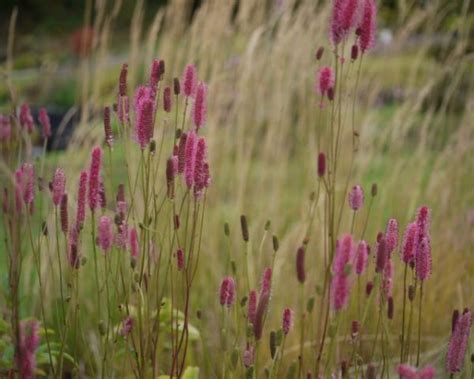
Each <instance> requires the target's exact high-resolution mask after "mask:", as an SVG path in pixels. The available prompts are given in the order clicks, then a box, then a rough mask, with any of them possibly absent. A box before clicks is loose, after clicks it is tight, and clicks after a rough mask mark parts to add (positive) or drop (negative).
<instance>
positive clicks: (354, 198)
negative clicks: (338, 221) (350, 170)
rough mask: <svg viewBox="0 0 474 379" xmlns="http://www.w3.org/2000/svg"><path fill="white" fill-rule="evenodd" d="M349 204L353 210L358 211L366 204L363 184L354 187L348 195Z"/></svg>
mask: <svg viewBox="0 0 474 379" xmlns="http://www.w3.org/2000/svg"><path fill="white" fill-rule="evenodd" d="M348 200H349V206H350V207H351V209H352V210H353V211H357V210H358V209H360V208H361V207H362V206H363V205H364V190H363V189H362V187H361V186H359V185H356V186H354V187H352V189H351V191H350V192H349V196H348Z"/></svg>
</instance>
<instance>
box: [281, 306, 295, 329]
mask: <svg viewBox="0 0 474 379" xmlns="http://www.w3.org/2000/svg"><path fill="white" fill-rule="evenodd" d="M292 326H293V311H292V310H291V309H290V308H285V310H284V311H283V320H282V329H283V334H284V335H287V334H288V333H289V332H290V330H291V327H292Z"/></svg>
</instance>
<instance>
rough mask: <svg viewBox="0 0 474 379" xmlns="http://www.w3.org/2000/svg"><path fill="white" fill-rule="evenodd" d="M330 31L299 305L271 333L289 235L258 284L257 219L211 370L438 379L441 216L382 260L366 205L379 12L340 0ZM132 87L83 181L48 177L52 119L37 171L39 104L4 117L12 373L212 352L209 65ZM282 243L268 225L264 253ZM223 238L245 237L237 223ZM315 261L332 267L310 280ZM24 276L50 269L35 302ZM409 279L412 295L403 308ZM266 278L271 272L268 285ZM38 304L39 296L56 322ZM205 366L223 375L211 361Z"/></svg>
mask: <svg viewBox="0 0 474 379" xmlns="http://www.w3.org/2000/svg"><path fill="white" fill-rule="evenodd" d="M329 26H330V27H329V36H330V43H331V46H332V54H328V53H326V54H324V51H325V50H324V48H323V47H320V48H318V49H317V51H316V54H315V62H316V65H317V66H318V67H317V69H316V78H315V93H316V98H315V107H317V109H318V112H319V116H318V122H319V124H320V125H319V126H320V127H319V130H320V132H321V133H320V135H319V138H318V141H317V146H318V149H319V151H317V152H315V155H317V159H316V166H317V171H316V173H315V179H316V180H315V185H316V190H315V191H314V192H313V193H312V194H311V197H310V207H309V212H308V216H307V220H305V223H306V225H305V230H304V235H303V236H302V240H301V242H300V243H299V244H298V245H297V246H295V248H294V251H295V254H294V259H295V275H294V278H288V279H287V283H285V284H287V285H289V286H292V287H294V288H295V291H296V294H295V296H294V299H284V303H285V304H284V305H285V306H284V307H282V309H281V310H280V311H281V312H276V313H277V314H278V320H279V321H278V326H276V327H275V326H273V327H272V323H273V322H274V317H271V316H272V312H270V310H272V311H273V309H274V308H275V307H274V304H276V303H277V302H276V301H275V300H276V298H278V293H277V292H276V291H275V288H276V287H277V286H276V285H275V284H276V283H274V281H275V278H278V275H275V270H277V269H278V266H277V265H275V260H276V259H280V255H281V252H279V251H280V250H281V249H280V246H279V240H278V238H277V237H276V236H273V240H272V242H273V244H272V245H273V254H272V256H271V257H269V258H270V261H271V264H270V265H267V266H265V267H251V265H252V264H253V263H254V262H256V260H255V259H254V252H253V249H252V244H251V230H250V228H249V225H248V220H247V217H246V216H242V217H241V220H240V222H241V231H242V239H243V245H244V246H243V250H244V253H243V254H242V255H241V259H240V260H238V261H237V258H235V257H236V256H235V255H233V258H235V259H233V260H229V261H228V262H227V265H226V270H227V271H228V272H227V273H226V276H225V277H224V278H223V279H222V281H221V284H220V289H219V296H218V301H216V304H219V306H220V309H219V311H220V316H221V318H220V319H221V321H220V323H221V324H220V328H219V327H216V325H213V328H212V333H213V334H219V337H220V342H221V344H220V346H219V351H215V350H211V349H209V351H208V352H207V353H205V355H208V356H207V360H208V361H211V362H212V364H211V366H212V367H211V368H209V370H213V373H214V376H215V377H222V378H227V377H246V378H262V377H269V378H279V377H282V376H283V375H286V377H288V378H303V377H306V378H322V377H342V378H349V377H351V378H376V377H381V378H384V377H389V376H390V373H393V372H395V371H396V372H397V374H398V375H399V377H401V378H424V379H429V378H433V377H434V375H435V369H434V368H433V366H431V365H429V364H425V363H426V362H424V361H425V360H426V359H425V358H424V357H423V355H422V351H423V348H424V347H426V343H424V342H423V339H422V335H423V332H425V331H424V329H423V294H424V292H425V291H427V290H428V289H429V279H430V276H431V269H432V267H431V266H432V262H431V237H430V216H431V215H430V209H429V208H428V207H427V206H420V207H419V208H418V211H417V213H416V215H415V217H414V220H413V222H411V223H409V224H408V225H407V226H406V228H405V231H404V235H403V238H402V239H400V236H399V234H400V230H399V229H400V226H399V223H398V221H397V220H396V219H394V218H390V219H388V220H387V223H386V226H385V227H384V229H383V230H381V231H380V232H379V233H378V234H377V236H372V239H373V243H372V244H371V243H370V242H371V241H370V237H367V236H366V230H367V225H368V223H369V222H370V221H371V217H370V215H371V211H372V207H373V204H374V203H375V199H376V196H377V192H378V186H377V185H376V184H374V185H372V187H371V189H370V194H367V196H366V193H365V192H364V189H363V188H362V186H360V185H356V184H354V185H351V182H352V181H353V168H354V160H355V158H356V156H357V153H358V151H359V138H360V137H361V129H360V128H359V127H358V126H357V124H356V117H355V113H356V95H357V92H358V85H359V78H360V76H361V71H362V62H363V60H364V57H365V56H366V54H367V53H368V52H369V50H370V49H371V48H372V47H373V46H374V43H375V26H376V5H375V1H374V0H334V2H333V7H332V14H331V20H330V25H329ZM127 71H128V67H127V65H126V64H124V65H123V67H122V69H121V72H120V77H119V82H118V93H117V97H116V102H115V104H113V106H112V107H105V108H104V110H103V127H104V136H105V138H104V142H103V144H102V145H101V146H97V147H95V148H93V149H92V151H91V153H90V162H89V164H88V165H87V164H85V165H84V167H83V168H84V169H83V171H82V172H81V173H80V174H79V176H78V177H77V178H71V177H70V176H68V175H67V167H64V168H60V167H58V168H55V170H53V172H51V173H45V172H44V156H45V153H44V152H45V150H46V144H47V140H48V138H50V137H51V127H50V123H49V119H48V115H47V113H46V111H45V110H44V109H41V110H40V112H39V117H38V120H39V123H40V124H41V126H42V139H43V141H44V145H43V146H44V148H43V154H42V155H41V159H39V160H36V161H35V162H34V161H33V158H32V144H31V140H32V136H34V135H35V122H34V119H33V117H32V114H31V112H30V108H29V106H28V104H26V103H24V104H22V105H21V106H20V107H19V109H17V104H16V103H15V102H14V101H13V106H12V111H11V114H9V115H8V116H3V115H1V116H0V148H1V154H2V169H4V171H5V172H9V173H10V175H9V176H8V180H7V181H6V183H5V185H4V188H3V189H2V226H3V229H4V235H5V241H4V246H5V251H6V252H7V253H6V260H7V266H8V288H6V289H5V291H3V294H4V298H5V299H6V300H7V304H8V306H7V307H4V308H3V307H2V319H1V322H2V323H1V325H0V326H1V329H0V333H1V334H0V336H1V342H2V345H1V346H0V348H1V349H2V350H0V353H2V354H1V356H0V358H1V361H0V362H1V369H2V372H1V373H2V374H3V370H5V372H6V374H7V375H9V376H15V375H16V376H18V377H22V378H32V377H34V376H35V375H36V374H43V375H48V376H51V377H55V378H60V377H63V376H64V375H68V374H70V373H77V374H78V375H79V376H82V377H103V378H105V377H107V378H108V377H125V376H128V375H130V374H132V375H133V376H135V377H137V378H149V377H153V378H155V377H157V376H159V375H167V376H169V377H177V378H180V377H183V376H184V374H185V371H186V370H187V366H188V364H189V363H188V362H189V361H191V360H190V359H187V357H189V354H188V353H189V350H190V344H191V342H192V341H193V340H195V339H196V338H197V337H198V335H199V332H198V331H197V330H196V329H195V328H194V327H193V326H192V325H191V323H190V319H191V315H192V304H193V302H192V294H193V291H192V290H193V282H195V280H196V279H197V277H196V275H197V273H198V271H197V268H198V263H199V256H200V251H201V244H202V238H203V233H202V230H203V223H204V213H205V206H206V193H207V188H208V186H209V185H210V170H209V163H208V161H207V146H206V140H205V138H204V137H202V129H203V126H205V123H206V108H207V105H206V98H207V87H206V85H205V84H204V83H203V82H200V81H198V79H197V72H196V68H195V67H194V66H193V65H188V66H187V67H186V68H185V70H184V74H183V77H182V78H181V80H180V79H178V78H175V79H174V80H173V83H172V84H171V83H170V85H168V86H167V85H166V84H165V80H164V73H165V64H164V61H162V60H155V61H153V63H152V66H151V72H150V76H149V80H148V83H146V84H144V85H141V86H139V87H138V88H136V89H135V91H134V94H133V96H131V93H130V92H129V88H128V87H127ZM347 137H349V138H347ZM347 140H349V141H350V144H349V145H350V147H349V148H348V146H347V144H346V143H345V141H347ZM117 146H120V149H117V148H116V147H117ZM120 150H122V151H123V156H122V155H119V154H117V151H120ZM343 153H344V154H343ZM347 156H348V157H350V162H349V164H348V167H349V170H348V171H344V170H343V167H345V166H344V165H343V164H342V162H341V160H342V159H343V157H347ZM118 162H120V163H123V164H120V165H117V163H118ZM8 170H10V171H8ZM45 178H47V179H49V178H51V181H50V182H49V184H47V179H45ZM116 179H118V183H117V180H116ZM76 183H77V185H76ZM115 186H116V187H115ZM68 188H69V189H71V188H72V192H69V193H68V192H67V189H68ZM110 194H113V195H114V197H112V199H113V200H112V201H111V196H110ZM73 199H74V200H75V201H74V203H72V200H73ZM367 203H368V205H366V204H367ZM317 216H318V217H317ZM270 228H271V225H270V223H268V224H267V225H266V226H265V236H266V235H267V234H268V233H269V231H270ZM344 228H345V229H344ZM224 231H225V234H226V236H227V237H228V238H229V237H230V232H229V225H228V224H226V225H225V228H224ZM265 236H264V238H265ZM314 241H318V245H319V246H321V247H322V248H321V249H316V244H315V243H314ZM371 245H372V247H373V248H371ZM262 246H263V242H262V244H261V247H262ZM397 252H399V255H400V259H398V258H397V257H396V254H397ZM259 253H260V254H263V249H262V248H260V250H259ZM316 255H319V258H320V259H319V260H318V261H319V262H321V264H320V265H318V266H317V267H314V266H310V265H309V264H308V262H313V261H314V260H313V259H311V258H314V256H316ZM308 258H310V259H311V260H310V259H308ZM25 262H32V263H33V266H34V268H35V275H34V278H33V282H34V284H35V285H36V284H37V286H38V288H37V290H33V289H32V288H31V287H27V288H22V284H23V283H27V284H28V283H31V280H28V281H25V280H22V278H23V277H24V276H25V270H24V268H25V264H24V263H25ZM397 267H401V271H402V273H403V274H402V277H403V286H402V288H403V292H402V293H401V294H395V293H394V283H393V281H394V271H395V269H396V268H397ZM255 269H259V270H261V272H262V274H261V280H260V282H259V284H258V285H257V284H255V283H256V282H257V280H258V278H255V277H253V273H254V272H255ZM397 269H398V268H397ZM310 284H311V285H310ZM312 284H316V286H312ZM216 287H217V284H216ZM51 291H55V293H51ZM31 293H37V294H38V295H39V296H38V302H39V307H36V303H35V301H30V300H33V299H31V297H32V296H31ZM395 299H397V301H395ZM290 302H295V303H296V305H295V307H294V309H292V308H290V307H288V306H287V305H292V304H289V303H290ZM30 316H34V317H35V318H30ZM395 319H397V320H396V321H397V322H398V324H399V325H400V326H398V324H395V323H394V321H395ZM396 325H397V326H396ZM471 325H472V312H471V311H470V310H469V309H464V310H463V311H462V312H459V311H455V312H454V313H453V319H452V330H451V333H452V334H451V339H450V342H449V345H448V346H447V355H446V370H445V372H446V373H447V374H449V375H451V376H454V375H456V374H457V373H459V372H461V371H462V370H463V366H465V365H463V363H464V359H465V355H466V354H465V353H466V350H467V348H468V343H469V335H470V331H471ZM219 332H220V333H219ZM394 336H400V338H398V337H396V338H394ZM40 337H41V338H40ZM202 343H203V344H204V345H206V341H202ZM3 346H9V348H7V349H4V348H3ZM205 350H206V349H203V354H204V352H205ZM193 363H197V364H198V365H199V366H203V367H204V366H205V365H206V362H205V359H203V360H201V361H199V360H198V359H194V360H193ZM4 368H5V369H4ZM189 372H191V371H189ZM189 372H188V373H189ZM192 372H193V373H194V374H193V375H194V376H196V371H195V370H194V369H193V370H192ZM189 375H191V374H189ZM205 375H209V376H211V375H212V372H211V371H209V372H206V374H205Z"/></svg>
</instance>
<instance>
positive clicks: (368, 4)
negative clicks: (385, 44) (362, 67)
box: [357, 0, 377, 54]
mask: <svg viewBox="0 0 474 379" xmlns="http://www.w3.org/2000/svg"><path fill="white" fill-rule="evenodd" d="M376 24H377V6H376V5H375V0H364V8H363V12H362V20H361V22H360V24H359V27H358V28H357V34H358V36H359V47H360V50H361V52H362V54H364V53H365V52H366V51H368V50H370V49H372V48H373V47H374V46H375V30H376V28H377V25H376Z"/></svg>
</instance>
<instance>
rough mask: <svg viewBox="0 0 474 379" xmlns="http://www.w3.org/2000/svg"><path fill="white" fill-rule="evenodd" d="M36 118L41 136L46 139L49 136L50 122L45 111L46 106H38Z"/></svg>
mask: <svg viewBox="0 0 474 379" xmlns="http://www.w3.org/2000/svg"><path fill="white" fill-rule="evenodd" d="M38 120H39V122H40V125H41V127H42V132H43V138H45V139H46V138H49V137H51V122H50V121H49V116H48V112H47V111H46V108H43V107H42V108H40V110H39V115H38Z"/></svg>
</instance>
